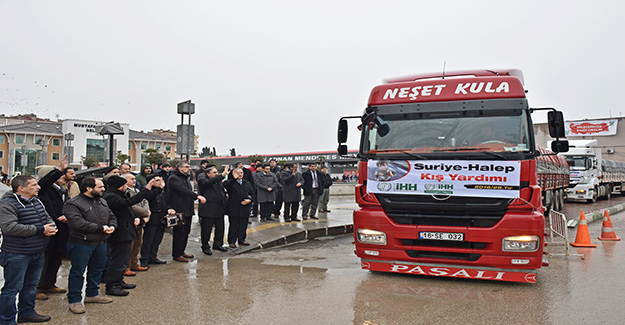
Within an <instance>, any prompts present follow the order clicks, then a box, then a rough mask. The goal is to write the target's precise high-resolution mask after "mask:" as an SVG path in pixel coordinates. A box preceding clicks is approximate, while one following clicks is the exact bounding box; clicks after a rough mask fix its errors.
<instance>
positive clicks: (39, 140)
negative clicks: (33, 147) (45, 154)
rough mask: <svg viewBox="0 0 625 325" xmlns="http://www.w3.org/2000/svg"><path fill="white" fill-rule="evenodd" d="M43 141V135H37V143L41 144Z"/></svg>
mask: <svg viewBox="0 0 625 325" xmlns="http://www.w3.org/2000/svg"><path fill="white" fill-rule="evenodd" d="M41 141H43V138H42V137H35V144H39V145H40V144H41Z"/></svg>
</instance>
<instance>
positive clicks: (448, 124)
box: [362, 108, 530, 157]
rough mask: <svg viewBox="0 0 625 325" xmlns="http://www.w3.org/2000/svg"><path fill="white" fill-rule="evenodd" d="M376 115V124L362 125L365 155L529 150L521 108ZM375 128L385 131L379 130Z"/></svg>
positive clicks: (380, 110) (526, 129)
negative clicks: (363, 126) (398, 152)
mask: <svg viewBox="0 0 625 325" xmlns="http://www.w3.org/2000/svg"><path fill="white" fill-rule="evenodd" d="M397 111H398V110H395V112H397ZM377 117H378V118H379V119H377V122H376V123H370V124H369V125H368V127H365V128H363V129H364V131H363V143H362V149H363V150H362V152H363V153H365V154H375V153H382V152H393V151H404V152H412V153H415V154H428V153H438V154H440V153H446V152H466V151H480V152H484V153H495V152H497V153H500V154H497V156H500V157H502V156H503V155H505V153H512V152H516V153H518V152H528V151H530V139H529V132H528V128H529V123H530V122H529V118H528V116H527V111H526V110H524V109H485V110H479V109H476V110H465V111H455V112H449V111H446V112H423V113H421V112H414V113H403V112H401V111H400V112H399V113H398V114H397V113H395V114H385V113H384V112H383V109H381V108H379V109H378V110H377ZM378 128H383V129H386V130H384V132H378ZM502 154H503V155H502Z"/></svg>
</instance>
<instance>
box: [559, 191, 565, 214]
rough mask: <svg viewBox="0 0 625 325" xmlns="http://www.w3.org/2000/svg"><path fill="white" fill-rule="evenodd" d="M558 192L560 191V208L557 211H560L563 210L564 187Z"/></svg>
mask: <svg viewBox="0 0 625 325" xmlns="http://www.w3.org/2000/svg"><path fill="white" fill-rule="evenodd" d="M558 192H560V210H558V211H562V210H564V189H559V190H558Z"/></svg>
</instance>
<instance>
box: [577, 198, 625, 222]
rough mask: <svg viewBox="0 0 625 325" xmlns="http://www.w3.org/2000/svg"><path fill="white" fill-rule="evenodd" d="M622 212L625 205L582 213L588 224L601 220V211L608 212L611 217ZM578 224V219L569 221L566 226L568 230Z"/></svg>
mask: <svg viewBox="0 0 625 325" xmlns="http://www.w3.org/2000/svg"><path fill="white" fill-rule="evenodd" d="M623 210H625V203H621V204H617V205H614V206H611V207H608V208H605V209H601V210H596V211H588V212H584V215H586V220H587V222H589V223H590V222H593V221H597V220H603V211H608V213H609V214H610V215H613V214H616V213H619V212H621V211H623ZM578 224H579V218H577V219H571V220H569V221H568V222H567V224H566V225H567V227H569V228H575V227H577V225H578Z"/></svg>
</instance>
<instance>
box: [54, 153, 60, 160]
mask: <svg viewBox="0 0 625 325" xmlns="http://www.w3.org/2000/svg"><path fill="white" fill-rule="evenodd" d="M60 156H61V154H59V153H58V152H53V153H52V160H59V159H60Z"/></svg>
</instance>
